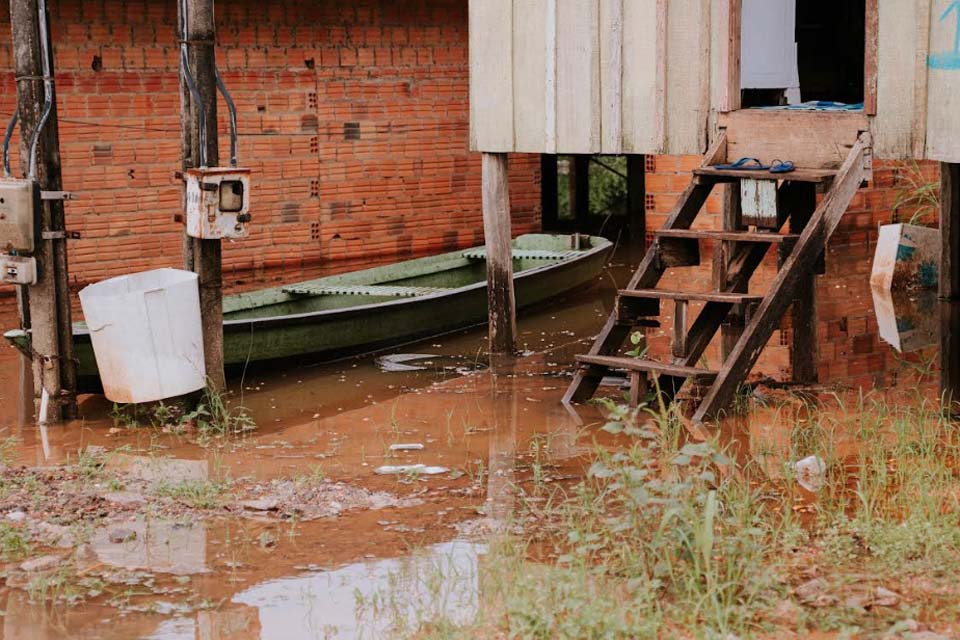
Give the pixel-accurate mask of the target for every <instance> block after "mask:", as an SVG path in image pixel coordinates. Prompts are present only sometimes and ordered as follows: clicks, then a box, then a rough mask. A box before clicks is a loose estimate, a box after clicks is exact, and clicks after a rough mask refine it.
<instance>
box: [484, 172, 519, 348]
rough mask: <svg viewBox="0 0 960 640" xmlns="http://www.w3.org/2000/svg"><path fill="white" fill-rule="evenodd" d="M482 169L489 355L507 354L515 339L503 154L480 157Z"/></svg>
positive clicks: (505, 173)
mask: <svg viewBox="0 0 960 640" xmlns="http://www.w3.org/2000/svg"><path fill="white" fill-rule="evenodd" d="M482 162H483V167H482V173H483V175H482V181H483V184H482V189H483V233H484V239H485V242H486V247H487V300H488V303H487V305H488V306H487V313H488V318H489V324H490V353H491V354H508V353H512V352H513V350H514V347H515V342H516V335H517V317H516V302H515V300H514V293H513V259H512V257H511V249H510V194H509V191H508V189H507V154H505V153H484V154H483V161H482Z"/></svg>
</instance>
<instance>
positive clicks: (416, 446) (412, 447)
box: [390, 442, 424, 451]
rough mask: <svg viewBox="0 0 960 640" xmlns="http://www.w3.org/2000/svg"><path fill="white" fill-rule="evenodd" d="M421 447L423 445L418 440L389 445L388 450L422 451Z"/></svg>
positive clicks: (422, 447)
mask: <svg viewBox="0 0 960 640" xmlns="http://www.w3.org/2000/svg"><path fill="white" fill-rule="evenodd" d="M423 449H424V446H423V445H422V444H420V443H419V442H410V443H407V444H392V445H390V451H423Z"/></svg>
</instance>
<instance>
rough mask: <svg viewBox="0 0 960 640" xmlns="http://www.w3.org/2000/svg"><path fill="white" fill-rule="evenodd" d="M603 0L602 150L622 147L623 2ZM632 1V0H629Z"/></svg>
mask: <svg viewBox="0 0 960 640" xmlns="http://www.w3.org/2000/svg"><path fill="white" fill-rule="evenodd" d="M624 1H625V0H600V31H599V33H600V34H602V37H600V40H599V42H600V150H601V152H602V153H613V154H619V153H622V150H623V122H622V120H621V114H622V111H621V109H622V107H623V35H624V34H623V5H624ZM626 1H627V2H629V1H630V0H626Z"/></svg>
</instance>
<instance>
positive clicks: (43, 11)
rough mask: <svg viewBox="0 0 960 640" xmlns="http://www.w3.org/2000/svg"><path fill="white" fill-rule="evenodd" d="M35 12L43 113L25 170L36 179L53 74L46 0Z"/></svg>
mask: <svg viewBox="0 0 960 640" xmlns="http://www.w3.org/2000/svg"><path fill="white" fill-rule="evenodd" d="M37 13H38V14H39V16H38V17H39V23H40V55H41V57H42V58H43V60H42V65H43V113H42V114H41V116H40V121H39V122H38V123H37V128H36V130H35V131H34V132H33V140H31V142H30V165H29V171H27V178H29V179H30V180H36V179H37V146H38V145H39V144H40V136H41V135H42V134H43V128H44V127H45V126H46V125H47V120H49V119H50V113H51V112H52V111H53V75H52V71H51V69H50V41H49V28H50V25H49V24H48V23H47V2H46V0H38V1H37Z"/></svg>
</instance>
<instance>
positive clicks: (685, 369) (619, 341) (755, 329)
mask: <svg viewBox="0 0 960 640" xmlns="http://www.w3.org/2000/svg"><path fill="white" fill-rule="evenodd" d="M870 145H871V142H870V137H869V134H867V133H863V134H860V136H859V138H858V139H857V141H856V143H854V144H853V146H852V147H851V149H850V152H849V154H848V155H847V158H846V161H845V162H844V163H843V165H842V166H841V167H840V168H839V169H837V170H828V169H802V168H798V169H796V170H795V171H793V172H791V173H787V174H771V173H769V172H766V171H763V172H757V171H737V170H730V169H716V168H715V167H713V166H712V165H716V164H721V163H723V162H725V161H726V160H727V158H726V136H725V135H723V134H721V136H720V138H719V139H718V140H717V142H716V144H714V146H713V147H712V148H711V149H710V151H709V152H708V153H707V155H706V157H705V159H704V161H703V164H702V165H701V166H700V167H699V168H697V169H695V170H694V171H693V179H692V180H691V183H690V185H689V186H688V187H687V189H686V190H685V191H684V192H683V194H682V195H681V196H680V198H679V200H678V201H677V204H676V206H675V207H674V209H673V211H672V212H671V213H670V216H669V217H668V219H667V221H666V223H665V224H664V226H663V228H662V229H660V230H659V231H658V232H656V235H655V239H654V241H653V243H652V245H651V246H650V248H649V250H648V251H647V253H646V255H645V256H644V258H643V260H642V261H641V263H640V265H639V267H638V268H637V270H636V272H634V274H633V277H632V278H631V279H630V282H629V284H628V285H627V287H626V288H625V289H624V290H622V291H620V292H619V295H618V296H617V304H616V308H615V310H614V312H613V313H612V314H611V315H610V317H609V318H608V319H607V322H606V325H605V326H604V327H603V329H602V330H601V332H600V334H599V335H598V336H597V338H596V340H595V341H594V343H593V346H592V348H591V349H590V351H589V353H587V354H586V355H582V356H578V357H577V360H578V364H579V368H578V370H577V372H576V374H575V376H574V379H573V382H572V383H571V384H570V388H569V389H568V390H567V393H566V394H565V396H564V402H568V403H569V402H584V401H586V400H589V399H590V398H591V397H592V396H593V394H594V392H595V391H596V389H597V387H598V386H599V384H600V380H601V379H602V378H603V376H604V375H605V374H606V373H608V372H609V371H610V370H625V371H626V372H627V373H628V374H629V377H630V400H631V403H632V404H634V405H636V404H637V403H638V402H639V401H640V399H641V398H642V397H643V396H644V395H645V394H646V392H647V390H648V388H649V382H650V380H649V378H650V377H651V376H656V377H657V379H658V388H659V389H660V392H661V393H662V394H663V395H664V396H665V400H667V401H672V400H673V398H674V397H675V396H676V394H677V392H678V391H679V390H680V388H681V387H682V386H683V385H684V384H685V383H686V382H687V381H692V382H694V383H696V384H697V385H699V386H700V387H701V388H705V389H706V392H705V395H703V396H702V399H701V400H700V403H699V406H698V407H697V409H696V412H695V413H694V416H693V419H694V422H702V421H704V420H705V419H708V418H715V417H716V416H717V415H718V414H719V413H720V412H721V411H723V410H724V409H725V408H726V407H727V406H728V405H729V404H730V402H731V401H732V400H733V398H734V396H735V394H736V392H737V388H738V386H739V385H740V384H741V383H742V382H743V380H744V379H745V378H746V376H747V375H748V374H749V372H750V370H751V368H752V367H753V365H754V364H755V363H756V361H757V358H758V357H759V356H760V353H761V351H762V350H763V347H764V346H765V345H766V344H767V341H768V340H769V339H770V337H771V335H772V334H773V332H774V330H776V328H777V327H778V326H779V321H780V318H781V317H782V316H783V314H784V313H785V312H786V311H787V309H788V308H789V307H790V305H791V304H792V303H794V301H795V299H796V306H795V309H794V321H795V324H796V321H797V312H801V315H802V313H803V312H804V311H805V310H810V311H811V313H810V314H808V315H813V316H815V311H813V309H815V305H813V304H812V303H810V304H809V305H804V300H812V297H813V277H814V274H815V273H816V272H817V270H818V269H822V260H823V253H824V249H825V248H826V244H827V240H828V239H829V238H830V236H831V235H832V234H833V232H834V230H835V229H836V228H837V225H838V224H839V222H840V218H841V217H842V216H843V213H844V211H846V209H847V206H848V205H849V204H850V201H851V200H852V199H853V196H854V194H855V193H856V191H857V190H858V189H859V188H860V186H861V184H862V183H863V182H864V180H865V179H867V177H868V176H869V172H870V161H871V149H870ZM742 180H758V181H768V182H775V183H776V184H777V185H778V187H777V189H776V200H777V210H778V213H779V215H778V216H777V218H776V219H775V220H770V219H765V220H762V219H756V218H753V219H750V218H746V217H744V216H741V215H740V214H739V208H738V207H732V208H733V209H735V210H736V212H735V213H734V214H733V215H730V216H727V217H726V218H725V220H724V227H725V228H724V229H723V230H717V231H706V230H704V231H701V230H694V229H691V228H690V227H691V225H692V224H693V222H694V220H695V219H696V217H697V215H698V214H699V213H700V210H701V209H702V208H703V205H704V204H705V203H706V201H707V198H708V196H709V195H710V193H711V191H712V190H713V188H714V186H716V185H718V184H730V183H732V184H734V185H735V186H737V187H739V184H740V182H741V181H742ZM753 184H756V183H753ZM818 185H821V188H825V189H827V191H826V195H825V197H824V198H823V199H822V201H821V202H820V204H819V206H817V205H816V191H815V189H816V187H817V186H818ZM737 195H739V189H737ZM736 202H737V203H739V200H737V201H736ZM788 222H789V224H788V233H783V232H781V228H782V227H783V226H784V224H785V223H788ZM750 226H753V227H754V228H753V229H750V228H749V227H750ZM700 240H712V241H715V242H719V243H720V244H721V246H722V251H721V252H720V255H721V256H722V257H721V258H720V259H719V260H715V261H714V270H715V273H714V282H715V283H716V290H715V291H710V292H705V293H692V292H686V291H667V290H663V289H657V288H656V286H657V284H658V282H659V281H660V279H661V277H662V276H663V274H664V273H665V272H666V270H668V269H673V268H678V267H689V266H696V265H699V264H700V248H699V242H700ZM771 245H778V246H779V256H780V263H779V264H780V269H779V271H778V273H777V277H776V278H775V279H774V281H773V283H772V285H771V286H770V288H769V289H768V291H767V292H766V294H765V295H753V294H748V293H747V292H748V291H749V283H750V278H751V277H752V276H753V274H754V272H755V271H756V269H757V267H758V266H759V265H760V263H761V262H762V261H763V258H764V256H765V255H766V253H767V251H768V249H769V248H770V246H771ZM820 272H821V273H822V270H821V271H820ZM664 301H667V302H672V303H673V317H674V331H673V341H672V349H671V353H672V361H671V362H657V361H654V360H648V359H642V358H635V357H629V356H626V355H621V349H622V347H623V343H624V341H625V340H626V339H627V337H628V336H629V335H630V334H631V333H632V332H633V331H634V330H635V329H636V328H637V327H650V326H659V323H658V322H657V316H659V315H660V312H661V304H662V303H663V302H664ZM690 302H696V303H702V307H701V309H700V312H699V314H698V315H697V317H696V319H694V320H693V322H692V324H689V328H688V322H687V310H688V303H690ZM805 321H806V322H809V323H812V326H814V327H815V322H816V318H815V317H812V318H807V319H806V320H805ZM725 324H726V325H727V326H726V332H725V333H726V334H727V335H728V344H727V348H726V349H725V355H724V361H723V365H722V366H721V367H720V369H719V370H718V371H711V370H707V369H702V368H699V367H698V366H697V364H698V362H699V361H700V359H701V357H702V356H703V353H704V351H705V350H706V348H707V346H708V345H709V343H710V341H711V340H712V339H713V337H714V335H715V334H716V333H717V331H718V330H720V329H721V327H722V326H724V325H725ZM811 347H812V346H811ZM812 348H813V347H812Z"/></svg>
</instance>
